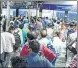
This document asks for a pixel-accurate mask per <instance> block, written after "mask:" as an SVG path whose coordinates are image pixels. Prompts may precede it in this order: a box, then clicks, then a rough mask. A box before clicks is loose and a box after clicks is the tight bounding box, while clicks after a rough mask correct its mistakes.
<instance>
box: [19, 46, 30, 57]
mask: <svg viewBox="0 0 78 68" xmlns="http://www.w3.org/2000/svg"><path fill="white" fill-rule="evenodd" d="M27 55H29V52H28V46H27V45H25V46H24V47H23V48H22V51H21V53H20V56H27Z"/></svg>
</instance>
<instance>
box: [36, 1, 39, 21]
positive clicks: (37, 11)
mask: <svg viewBox="0 0 78 68" xmlns="http://www.w3.org/2000/svg"><path fill="white" fill-rule="evenodd" d="M38 13H39V8H38V3H37V8H36V21H37V18H38Z"/></svg>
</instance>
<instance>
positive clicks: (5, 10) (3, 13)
mask: <svg viewBox="0 0 78 68" xmlns="http://www.w3.org/2000/svg"><path fill="white" fill-rule="evenodd" d="M13 11H16V9H10V15H12V16H13ZM2 15H5V16H7V9H2Z"/></svg>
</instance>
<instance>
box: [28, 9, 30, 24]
mask: <svg viewBox="0 0 78 68" xmlns="http://www.w3.org/2000/svg"><path fill="white" fill-rule="evenodd" d="M28 22H29V23H30V8H29V9H28Z"/></svg>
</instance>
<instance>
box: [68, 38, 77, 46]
mask: <svg viewBox="0 0 78 68" xmlns="http://www.w3.org/2000/svg"><path fill="white" fill-rule="evenodd" d="M75 41H77V38H76V39H75V40H73V41H71V42H70V43H69V44H68V45H67V46H72V44H73V43H74V42H75Z"/></svg>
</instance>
